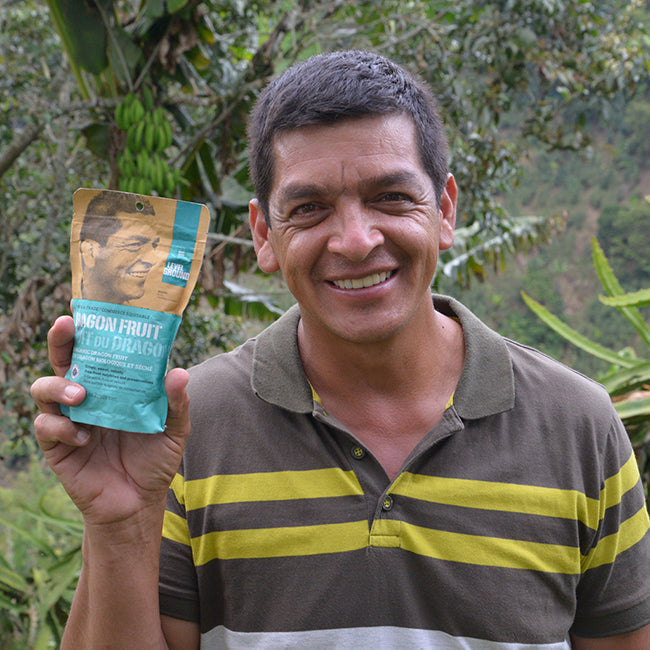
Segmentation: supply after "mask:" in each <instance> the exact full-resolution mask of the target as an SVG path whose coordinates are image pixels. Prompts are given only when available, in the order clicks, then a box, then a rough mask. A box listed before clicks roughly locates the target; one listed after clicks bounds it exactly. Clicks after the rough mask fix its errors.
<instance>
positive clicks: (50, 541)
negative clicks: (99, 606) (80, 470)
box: [0, 464, 82, 650]
mask: <svg viewBox="0 0 650 650" xmlns="http://www.w3.org/2000/svg"><path fill="white" fill-rule="evenodd" d="M0 512H2V515H0V611H1V612H2V614H0V646H2V647H3V648H7V650H22V649H23V648H33V649H34V650H46V649H48V648H51V649H53V650H54V649H55V648H58V647H59V646H60V643H61V636H62V633H63V626H64V625H65V621H66V619H67V614H68V611H69V609H70V604H71V602H72V595H73V593H74V588H75V587H76V583H77V580H78V578H79V571H80V570H81V533H82V524H81V521H80V516H79V514H78V513H77V512H76V510H75V509H74V508H73V507H72V505H71V503H70V502H69V500H68V499H67V496H66V495H65V493H64V492H63V489H62V488H61V486H60V485H59V484H58V482H57V481H55V480H54V479H53V478H52V477H51V476H48V478H47V479H46V478H45V475H44V474H43V471H42V470H41V469H40V468H39V467H38V466H37V465H36V464H33V465H32V466H31V468H30V470H29V471H28V472H24V473H22V474H21V475H19V476H18V477H17V478H16V479H15V482H14V484H13V488H12V489H11V490H8V489H6V488H0Z"/></svg>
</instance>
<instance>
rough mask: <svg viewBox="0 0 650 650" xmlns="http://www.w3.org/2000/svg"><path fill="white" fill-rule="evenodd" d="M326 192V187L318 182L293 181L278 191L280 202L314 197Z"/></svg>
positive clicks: (291, 201)
mask: <svg viewBox="0 0 650 650" xmlns="http://www.w3.org/2000/svg"><path fill="white" fill-rule="evenodd" d="M325 194H327V188H326V187H325V186H324V185H319V184H318V183H293V184H290V185H287V186H286V187H284V188H283V189H282V192H281V193H280V197H279V199H280V202H281V203H293V202H294V201H302V200H305V199H314V198H318V197H319V196H324V195H325Z"/></svg>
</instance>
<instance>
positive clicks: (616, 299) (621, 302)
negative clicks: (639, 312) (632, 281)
mask: <svg viewBox="0 0 650 650" xmlns="http://www.w3.org/2000/svg"><path fill="white" fill-rule="evenodd" d="M599 299H600V302H602V303H603V304H604V305H608V306H610V307H647V306H648V305H650V289H641V290H640V291H634V292H632V293H625V294H623V295H622V296H600V297H599Z"/></svg>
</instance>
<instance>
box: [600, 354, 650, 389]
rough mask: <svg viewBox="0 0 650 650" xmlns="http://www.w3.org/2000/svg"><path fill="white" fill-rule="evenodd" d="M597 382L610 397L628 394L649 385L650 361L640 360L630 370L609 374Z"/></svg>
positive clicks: (624, 369)
mask: <svg viewBox="0 0 650 650" xmlns="http://www.w3.org/2000/svg"><path fill="white" fill-rule="evenodd" d="M599 381H600V382H601V383H602V384H603V386H605V388H606V389H607V392H608V393H609V394H610V395H617V394H619V393H629V392H630V391H631V390H636V389H638V388H641V387H643V386H644V385H646V384H650V361H645V360H642V361H640V362H638V363H636V364H635V365H634V366H632V367H630V368H623V369H621V370H617V371H614V372H609V373H607V374H606V375H604V376H602V377H600V378H599Z"/></svg>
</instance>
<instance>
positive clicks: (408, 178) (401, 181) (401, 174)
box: [361, 170, 421, 189]
mask: <svg viewBox="0 0 650 650" xmlns="http://www.w3.org/2000/svg"><path fill="white" fill-rule="evenodd" d="M413 184H416V185H417V186H418V187H420V185H421V181H420V176H419V174H416V173H415V172H413V171H410V170H400V171H395V172H387V173H386V174H380V175H377V176H372V177H371V178H367V179H365V180H364V181H363V182H362V183H361V186H362V188H363V189H374V188H378V187H394V186H399V185H413Z"/></svg>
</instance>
